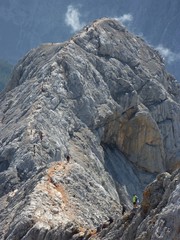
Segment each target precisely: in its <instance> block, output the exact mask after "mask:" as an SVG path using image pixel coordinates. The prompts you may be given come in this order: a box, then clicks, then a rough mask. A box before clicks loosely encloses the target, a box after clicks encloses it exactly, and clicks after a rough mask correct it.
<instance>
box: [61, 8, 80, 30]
mask: <svg viewBox="0 0 180 240" xmlns="http://www.w3.org/2000/svg"><path fill="white" fill-rule="evenodd" d="M80 16H81V14H80V12H79V10H78V9H77V8H75V7H74V6H72V5H69V6H68V8H67V12H66V15H65V23H66V25H67V26H70V27H71V28H72V32H76V31H78V30H80V29H81V28H82V27H83V26H84V25H85V23H83V22H80Z"/></svg>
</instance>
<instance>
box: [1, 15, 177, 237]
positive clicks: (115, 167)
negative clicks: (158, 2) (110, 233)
mask: <svg viewBox="0 0 180 240" xmlns="http://www.w3.org/2000/svg"><path fill="white" fill-rule="evenodd" d="M0 98H1V108H0V109H1V111H0V120H1V122H0V127H1V133H0V134H1V139H0V140H1V143H0V183H1V185H0V197H1V199H0V201H1V203H2V204H1V209H2V212H1V215H0V220H1V222H2V224H1V227H0V236H1V238H2V239H9V240H10V239H24V240H27V239H39V240H40V239H62V240H66V239H82V238H84V239H86V238H89V237H90V236H91V235H92V234H94V231H95V229H96V230H97V229H99V228H98V227H99V226H100V225H101V224H103V223H104V222H106V221H110V220H109V219H113V220H115V219H121V218H122V206H123V205H124V204H125V205H126V208H127V210H129V209H131V208H132V206H131V195H132V194H133V193H134V192H136V193H138V195H139V196H140V198H141V194H142V191H143V189H144V188H145V186H146V185H147V184H149V183H150V182H151V181H152V180H153V179H154V178H155V175H156V174H157V173H162V172H164V171H170V172H171V171H173V170H175V169H177V168H178V167H179V164H180V124H179V122H180V88H179V84H178V82H177V81H176V80H175V79H174V78H173V77H172V76H171V75H169V74H168V73H167V72H166V71H165V67H164V64H163V62H162V59H161V57H160V55H159V54H158V52H157V51H155V50H153V49H152V48H150V47H149V46H147V45H146V43H145V42H144V41H143V40H142V39H140V38H139V37H136V36H134V35H132V34H131V33H129V32H128V31H127V30H126V29H125V28H124V27H123V26H121V25H120V24H119V23H118V22H116V21H114V20H111V19H106V18H105V19H100V20H97V21H95V22H93V23H92V24H91V25H90V26H87V27H86V28H85V29H83V30H82V31H81V32H80V33H78V34H77V35H75V36H74V37H73V38H72V39H70V41H68V42H65V43H57V44H43V45H42V46H40V47H38V48H37V49H32V50H31V51H30V52H29V53H28V54H27V55H26V56H25V57H24V58H23V59H22V60H20V61H19V63H18V65H17V66H16V68H15V69H14V73H13V76H12V80H11V82H10V84H9V85H8V87H7V89H6V90H5V91H4V92H3V93H2V94H1V96H0ZM67 155H70V156H71V159H70V162H69V163H66V159H65V158H66V156H67ZM160 194H163V192H162V193H161V192H160ZM143 201H145V200H143ZM143 206H144V205H143ZM153 208H154V206H153ZM148 209H150V208H149V207H148ZM148 211H149V210H147V212H148ZM144 214H148V213H144ZM138 219H139V220H137V222H138V221H139V223H140V222H141V221H142V216H139V218H138ZM126 224H127V223H126ZM134 229H135V228H134ZM136 229H137V228H136ZM91 231H92V232H91ZM123 231H124V230H123ZM95 232H96V231H95ZM127 234H128V233H127ZM114 239H115V238H114ZM127 239H128V238H127Z"/></svg>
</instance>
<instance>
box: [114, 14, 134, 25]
mask: <svg viewBox="0 0 180 240" xmlns="http://www.w3.org/2000/svg"><path fill="white" fill-rule="evenodd" d="M115 19H116V20H117V21H119V22H121V23H122V24H125V23H128V22H132V21H133V16H132V15H131V14H130V13H128V14H124V15H122V16H121V17H115Z"/></svg>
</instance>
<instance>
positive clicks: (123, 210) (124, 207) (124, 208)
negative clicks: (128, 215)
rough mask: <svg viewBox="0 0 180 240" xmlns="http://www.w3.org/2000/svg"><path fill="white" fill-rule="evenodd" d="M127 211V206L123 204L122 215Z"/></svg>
mask: <svg viewBox="0 0 180 240" xmlns="http://www.w3.org/2000/svg"><path fill="white" fill-rule="evenodd" d="M126 211H127V209H126V206H125V205H124V204H123V205H122V215H124V214H125V212H126Z"/></svg>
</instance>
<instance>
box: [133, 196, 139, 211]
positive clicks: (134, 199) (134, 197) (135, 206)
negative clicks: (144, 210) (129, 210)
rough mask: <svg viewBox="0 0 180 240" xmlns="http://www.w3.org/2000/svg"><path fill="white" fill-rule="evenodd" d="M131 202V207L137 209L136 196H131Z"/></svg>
mask: <svg viewBox="0 0 180 240" xmlns="http://www.w3.org/2000/svg"><path fill="white" fill-rule="evenodd" d="M132 202H133V207H134V208H137V203H138V197H137V195H136V194H133V198H132Z"/></svg>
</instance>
